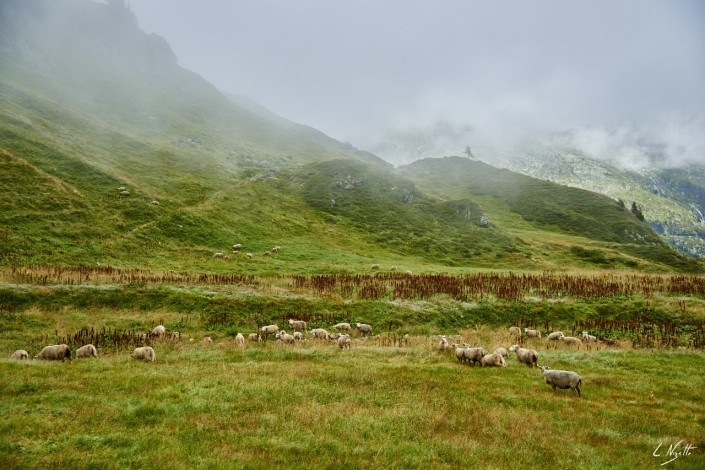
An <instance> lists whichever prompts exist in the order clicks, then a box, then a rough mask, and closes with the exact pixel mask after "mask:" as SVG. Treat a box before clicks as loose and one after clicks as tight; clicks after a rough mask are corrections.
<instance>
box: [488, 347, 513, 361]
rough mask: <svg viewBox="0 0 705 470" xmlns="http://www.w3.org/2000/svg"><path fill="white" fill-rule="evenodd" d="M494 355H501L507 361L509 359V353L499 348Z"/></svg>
mask: <svg viewBox="0 0 705 470" xmlns="http://www.w3.org/2000/svg"><path fill="white" fill-rule="evenodd" d="M492 354H499V355H500V356H502V357H503V358H505V359H507V358H508V357H509V353H508V352H507V350H506V349H504V348H497V349H495V350H494V351H493V352H492Z"/></svg>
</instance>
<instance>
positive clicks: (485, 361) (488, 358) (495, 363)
mask: <svg viewBox="0 0 705 470" xmlns="http://www.w3.org/2000/svg"><path fill="white" fill-rule="evenodd" d="M480 365H482V367H507V363H506V362H505V361H504V358H503V357H502V355H501V354H498V353H492V354H486V355H484V356H482V359H481V360H480Z"/></svg>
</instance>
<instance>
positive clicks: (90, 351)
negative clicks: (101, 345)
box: [76, 344, 98, 359]
mask: <svg viewBox="0 0 705 470" xmlns="http://www.w3.org/2000/svg"><path fill="white" fill-rule="evenodd" d="M87 357H98V350H97V349H96V348H95V346H93V345H92V344H86V345H85V346H81V347H80V348H78V349H77V350H76V359H82V358H87Z"/></svg>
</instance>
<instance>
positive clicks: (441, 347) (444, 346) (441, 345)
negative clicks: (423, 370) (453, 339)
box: [438, 336, 449, 353]
mask: <svg viewBox="0 0 705 470" xmlns="http://www.w3.org/2000/svg"><path fill="white" fill-rule="evenodd" d="M448 347H449V346H448V339H447V338H446V337H445V336H441V341H440V343H438V350H439V351H441V352H442V353H444V352H446V351H447V350H448Z"/></svg>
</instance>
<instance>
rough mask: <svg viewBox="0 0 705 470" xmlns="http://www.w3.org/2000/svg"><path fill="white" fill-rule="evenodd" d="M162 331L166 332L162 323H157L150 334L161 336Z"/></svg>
mask: <svg viewBox="0 0 705 470" xmlns="http://www.w3.org/2000/svg"><path fill="white" fill-rule="evenodd" d="M164 333H166V328H164V325H157V326H155V327H154V329H153V330H152V334H153V335H154V336H161V335H163V334H164Z"/></svg>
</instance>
